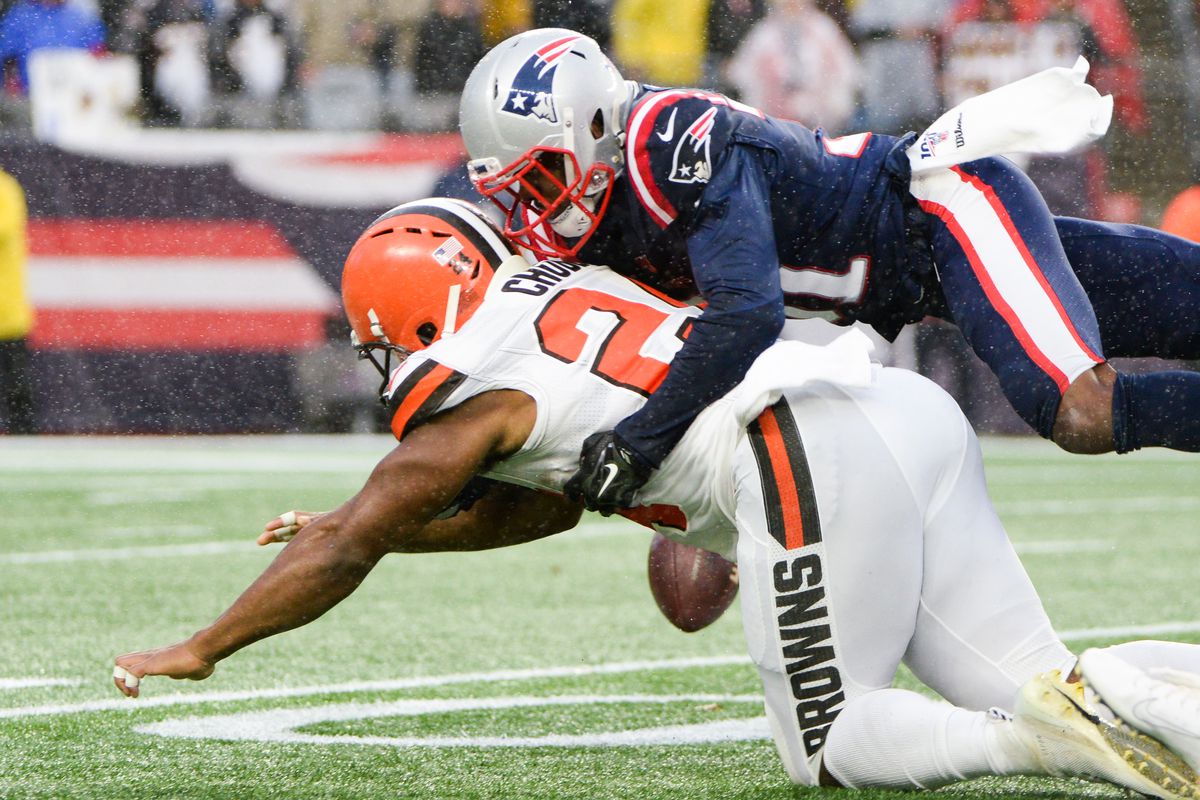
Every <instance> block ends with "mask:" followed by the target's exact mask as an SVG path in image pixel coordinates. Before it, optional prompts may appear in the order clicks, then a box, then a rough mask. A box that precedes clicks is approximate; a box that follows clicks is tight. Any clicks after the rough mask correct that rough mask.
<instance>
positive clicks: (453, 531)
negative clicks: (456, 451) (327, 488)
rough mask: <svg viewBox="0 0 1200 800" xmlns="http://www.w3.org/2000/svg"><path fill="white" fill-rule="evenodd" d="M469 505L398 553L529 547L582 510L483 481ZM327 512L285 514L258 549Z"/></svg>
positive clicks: (573, 521) (572, 522) (547, 495)
mask: <svg viewBox="0 0 1200 800" xmlns="http://www.w3.org/2000/svg"><path fill="white" fill-rule="evenodd" d="M487 484H488V486H487V489H486V491H485V493H484V494H483V495H482V496H481V497H480V498H479V499H478V500H476V501H475V502H474V504H473V505H472V506H471V507H470V508H469V509H465V510H463V511H459V512H458V513H456V514H454V515H453V516H451V517H447V518H446V519H435V520H432V521H431V522H430V523H429V524H428V525H426V526H425V527H424V528H422V529H421V531H420V533H417V534H414V535H412V536H410V537H407V538H406V539H405V540H404V542H403V544H402V546H401V547H400V549H398V550H396V551H394V552H399V553H440V552H445V551H450V550H455V551H461V550H488V549H491V548H494V547H507V546H509V545H514V544H522V543H524V542H532V541H533V540H535V539H541V538H544V537H546V536H550V535H552V534H555V533H562V532H563V531H567V530H570V529H571V528H574V527H575V526H576V525H577V524H578V523H579V517H580V515H581V514H582V513H583V506H582V505H581V504H580V503H579V502H578V501H575V500H568V499H567V498H565V497H563V496H562V495H559V494H554V493H552V492H544V491H539V490H536V489H527V488H525V487H523V486H515V485H513V484H509V483H502V482H500V481H487ZM326 513H328V512H323V511H287V512H285V513H283V514H280V515H279V516H278V517H275V518H274V519H272V520H271V521H270V522H268V523H267V524H266V526H265V527H264V528H263V532H262V533H260V534H259V535H258V543H259V544H260V545H267V544H274V543H276V542H288V541H291V540H292V539H293V538H294V537H295V535H296V534H297V533H299V532H300V531H302V530H303V529H304V528H305V527H307V526H308V525H309V524H310V523H312V522H314V521H315V520H317V519H319V518H320V517H322V516H323V515H324V514H326Z"/></svg>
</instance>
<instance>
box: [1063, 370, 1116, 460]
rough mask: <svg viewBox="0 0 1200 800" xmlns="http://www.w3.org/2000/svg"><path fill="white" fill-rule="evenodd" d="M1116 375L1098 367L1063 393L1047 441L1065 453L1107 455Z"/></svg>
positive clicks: (1110, 446) (1110, 444) (1111, 445)
mask: <svg viewBox="0 0 1200 800" xmlns="http://www.w3.org/2000/svg"><path fill="white" fill-rule="evenodd" d="M1116 383H1117V373H1116V371H1115V370H1114V369H1113V368H1112V367H1110V366H1109V365H1108V364H1097V365H1096V366H1095V367H1093V368H1092V369H1090V370H1088V371H1087V372H1085V373H1083V374H1082V375H1080V376H1079V377H1078V378H1076V379H1075V380H1074V381H1072V382H1071V385H1070V386H1069V387H1067V390H1066V391H1065V392H1063V396H1062V400H1061V401H1060V402H1059V404H1058V414H1057V416H1056V417H1055V419H1054V428H1053V430H1052V431H1051V435H1050V438H1051V439H1052V440H1053V441H1054V443H1055V444H1057V445H1058V446H1059V447H1061V448H1062V449H1063V450H1066V451H1067V452H1068V453H1084V454H1096V453H1110V452H1112V451H1113V449H1114V448H1115V446H1116V445H1115V441H1114V439H1115V437H1114V434H1113V413H1114V408H1113V390H1114V387H1115V386H1116Z"/></svg>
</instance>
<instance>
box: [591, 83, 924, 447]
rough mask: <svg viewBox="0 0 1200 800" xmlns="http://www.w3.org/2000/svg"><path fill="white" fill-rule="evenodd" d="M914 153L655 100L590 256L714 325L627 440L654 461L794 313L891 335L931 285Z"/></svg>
mask: <svg viewBox="0 0 1200 800" xmlns="http://www.w3.org/2000/svg"><path fill="white" fill-rule="evenodd" d="M905 144H906V142H905V141H904V140H898V139H896V138H894V137H889V136H878V135H871V134H858V135H855V136H848V137H842V138H840V139H829V138H826V137H825V136H824V135H823V134H822V133H821V132H820V131H812V130H809V129H808V128H806V127H804V126H803V125H800V124H798V123H794V122H787V121H783V120H777V119H772V118H770V117H767V116H765V115H763V114H762V113H761V112H759V111H758V110H756V109H753V108H750V107H749V106H745V105H742V104H739V103H735V102H733V101H731V100H729V99H727V98H725V97H723V96H721V95H717V94H712V93H709V92H701V91H696V90H690V89H656V88H650V89H646V90H645V91H644V92H643V93H642V94H641V95H640V96H639V97H638V99H637V100H636V102H635V104H634V105H633V108H632V110H631V111H630V116H629V119H628V122H627V125H626V142H625V171H624V172H623V173H622V175H621V176H620V177H619V178H618V179H617V182H616V184H615V185H614V187H613V197H612V198H611V200H610V201H609V205H608V209H607V211H606V213H605V215H604V216H603V218H602V219H601V221H600V223H599V227H598V230H597V231H596V232H595V233H594V234H593V236H592V237H591V239H589V240H588V242H587V243H586V245H585V246H584V247H583V248H582V250H581V251H580V254H579V257H580V258H581V259H582V260H584V261H587V262H592V263H600V264H608V265H610V266H612V267H613V268H614V269H616V270H618V271H620V272H624V273H626V274H629V275H631V276H632V277H635V278H638V279H641V280H645V281H647V282H649V283H651V284H653V285H655V286H658V287H660V288H662V289H665V290H667V291H669V292H672V293H674V294H676V295H677V296H687V295H695V294H697V293H698V294H700V295H702V296H703V298H704V300H705V301H706V303H707V308H706V309H705V311H704V314H703V315H702V316H701V317H700V318H699V319H698V320H697V321H696V325H695V327H694V329H693V331H692V333H691V336H690V337H689V339H688V343H687V345H686V346H685V347H684V348H683V350H682V351H681V352H680V354H679V356H678V357H677V358H676V360H675V362H673V364H672V367H671V371H670V373H669V374H668V376H667V379H666V381H665V382H664V383H663V385H662V386H661V387H660V388H659V390H658V391H657V392H656V393H655V395H654V396H653V397H652V398H651V400H650V402H649V403H647V405H646V406H645V407H644V408H643V409H642V410H641V411H639V412H638V413H637V414H635V415H634V416H632V417H630V418H629V419H627V420H625V421H623V422H622V423H621V424H620V425H619V426H618V427H617V432H618V434H620V435H621V436H622V437H623V438H624V439H625V440H626V442H628V443H629V444H630V445H631V446H632V447H633V448H634V449H635V450H637V451H638V452H640V453H641V454H642V455H644V456H646V458H647V459H648V460H650V461H651V462H653V463H658V462H659V461H661V459H662V458H664V457H665V456H666V454H667V453H668V452H670V450H671V448H672V447H673V445H674V443H675V442H676V441H678V439H679V437H680V436H682V435H683V432H684V431H685V430H686V428H687V425H688V424H690V422H691V420H692V419H694V418H695V415H696V414H697V413H699V411H700V409H702V408H703V407H704V406H705V405H707V404H708V403H710V402H712V401H713V400H715V399H716V398H717V397H719V396H720V395H722V394H724V393H725V392H726V391H728V390H729V389H731V388H732V387H733V386H734V385H735V384H736V383H737V382H738V381H739V380H741V378H742V376H743V375H745V372H746V370H747V369H749V366H750V364H751V363H752V362H753V361H754V358H755V357H756V356H757V355H758V354H759V353H760V352H762V350H764V349H766V348H767V347H768V346H769V345H770V344H771V343H772V342H773V341H774V340H775V337H776V336H777V334H778V333H779V329H780V327H781V326H782V322H783V317H784V315H785V313H786V314H790V315H792V316H817V315H819V316H823V317H825V318H827V319H831V320H833V321H835V322H839V323H847V324H848V323H850V322H853V321H856V320H861V321H863V322H867V323H869V324H872V325H874V326H875V327H876V328H877V329H878V330H879V331H880V332H881V333H883V334H884V335H885V336H888V337H889V338H890V337H894V336H895V335H896V333H897V332H899V330H900V328H901V327H903V326H904V325H905V324H906V323H908V322H912V321H914V320H916V319H919V318H920V317H921V316H923V315H924V313H925V312H924V310H923V309H922V306H921V301H922V298H923V297H924V296H925V294H926V291H925V290H926V288H927V285H928V281H929V279H930V277H931V276H932V274H933V270H932V267H931V266H930V261H929V259H928V258H925V259H921V258H914V257H911V256H910V253H911V252H913V251H917V252H919V251H920V248H913V247H911V246H910V241H909V236H908V234H907V232H906V224H905V217H906V212H907V210H908V204H907V203H906V200H905V198H907V197H908V193H907V191H905V186H906V185H907V181H908V177H909V172H908V162H907V159H906V158H905V157H904V154H903V148H904V145H905Z"/></svg>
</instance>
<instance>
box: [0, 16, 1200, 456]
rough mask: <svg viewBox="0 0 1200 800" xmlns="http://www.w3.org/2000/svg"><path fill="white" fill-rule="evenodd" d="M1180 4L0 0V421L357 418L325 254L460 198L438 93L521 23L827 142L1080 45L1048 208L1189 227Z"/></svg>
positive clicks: (454, 152) (968, 381)
mask: <svg viewBox="0 0 1200 800" xmlns="http://www.w3.org/2000/svg"><path fill="white" fill-rule="evenodd" d="M1198 21H1200V3H1198V2H1196V0H1128V2H1122V0H922V2H920V3H915V2H912V0H845V2H842V1H841V0H374V1H373V2H367V0H340V1H339V2H320V0H274V1H271V0H125V1H120V0H66V1H63V0H0V62H2V64H3V90H2V92H0V169H2V170H3V171H4V172H5V173H7V175H6V176H0V178H3V182H0V431H4V432H7V433H267V432H270V433H279V432H342V431H354V432H369V431H376V430H383V429H386V428H385V427H384V421H383V413H382V408H381V407H380V406H379V404H378V402H377V400H376V396H375V390H376V387H377V385H378V379H377V377H376V376H375V373H374V372H373V370H371V369H370V367H369V366H367V365H361V364H358V363H356V361H355V359H354V356H353V353H352V351H351V350H350V348H349V346H348V343H349V342H348V329H347V327H346V325H345V323H344V321H343V320H342V317H341V311H340V305H339V300H338V281H339V276H340V270H341V263H342V258H343V256H344V254H345V252H346V250H347V249H348V248H349V246H350V244H351V243H352V242H353V241H354V239H355V238H356V237H357V235H358V233H359V232H360V231H361V230H362V229H363V228H364V227H365V226H366V225H367V224H368V223H369V222H370V221H371V220H372V219H373V218H374V217H375V216H377V215H378V214H380V213H382V212H383V211H385V210H387V209H388V208H390V207H392V206H394V205H396V204H398V203H401V202H404V201H407V200H412V199H417V198H419V197H423V196H426V195H430V194H444V195H450V196H459V197H465V198H469V199H475V198H474V194H473V191H472V189H471V187H470V186H469V184H468V183H467V182H466V179H465V173H464V171H463V169H462V162H463V160H464V157H465V154H464V152H463V149H462V145H461V141H460V140H459V138H458V135H457V133H456V132H455V124H456V120H457V101H458V92H459V90H460V89H461V87H462V84H463V81H464V80H465V78H466V76H467V74H468V73H469V72H470V69H471V67H472V66H473V65H474V63H475V62H476V61H477V60H478V59H479V58H480V57H481V56H482V55H483V53H484V52H485V51H486V49H487V48H488V47H490V46H491V45H492V44H495V43H496V42H498V41H500V40H501V39H503V38H505V37H507V36H509V35H511V34H513V33H515V32H518V31H520V30H523V29H526V28H529V27H541V26H550V25H559V26H563V27H571V28H575V29H577V30H581V31H583V32H585V33H588V34H590V35H592V36H593V37H594V38H596V39H597V40H598V41H600V43H601V44H602V46H604V47H605V48H606V49H607V50H608V51H609V52H610V53H612V54H613V55H614V56H615V60H616V61H617V62H618V66H619V67H620V68H621V69H622V71H623V73H624V74H625V76H626V77H629V78H634V79H639V80H643V81H646V82H650V83H661V84H670V85H690V86H699V87H703V88H709V89H715V90H718V91H722V92H725V93H727V94H730V95H732V96H736V97H738V98H740V99H742V100H744V101H746V102H749V103H751V104H754V105H758V106H760V107H762V108H763V109H764V110H766V111H767V112H768V113H771V114H775V115H778V116H784V117H788V118H792V119H797V120H800V121H802V122H804V123H805V124H808V125H810V126H812V127H818V126H820V127H823V128H825V129H826V130H827V131H828V132H829V133H830V134H831V135H840V134H844V133H851V132H854V131H857V130H874V131H878V132H883V133H903V132H905V131H907V130H919V129H921V128H923V127H924V126H925V125H926V124H927V123H929V122H931V121H932V120H933V119H934V118H935V117H936V116H937V115H938V113H939V111H940V109H942V108H944V107H948V106H950V105H952V104H954V103H956V102H959V101H961V100H962V99H964V98H965V97H968V96H970V95H973V94H977V93H979V92H982V91H986V90H988V89H990V88H993V87H995V86H998V85H1000V84H1003V83H1006V82H1009V81H1011V80H1015V79H1016V78H1019V77H1022V76H1024V75H1027V74H1030V73H1033V72H1036V71H1038V70H1040V69H1044V68H1046V67H1050V66H1059V65H1069V64H1071V63H1072V62H1073V61H1074V60H1075V57H1076V56H1077V55H1079V54H1081V53H1082V54H1084V55H1086V56H1087V57H1088V59H1089V60H1090V61H1091V63H1092V73H1091V80H1092V81H1093V82H1094V83H1095V84H1096V85H1097V87H1098V88H1100V89H1101V91H1104V92H1111V93H1112V94H1113V95H1114V96H1115V98H1116V117H1115V120H1114V125H1113V128H1112V130H1111V131H1110V133H1109V135H1108V137H1107V138H1106V139H1105V141H1104V142H1102V143H1101V144H1100V145H1099V146H1097V147H1095V148H1093V149H1092V150H1090V151H1088V152H1085V153H1081V154H1078V155H1076V156H1072V157H1069V158H1063V159H1053V160H1050V159H1044V160H1035V161H1033V162H1031V163H1027V164H1025V166H1026V168H1027V169H1028V171H1029V172H1030V174H1031V176H1032V177H1033V178H1034V180H1035V181H1037V183H1038V185H1039V187H1040V188H1041V189H1042V191H1043V193H1044V194H1045V195H1046V197H1047V200H1048V202H1049V203H1050V204H1051V207H1052V208H1053V209H1054V210H1055V211H1056V212H1058V213H1064V214H1074V215H1080V216H1089V217H1095V218H1101V219H1107V220H1111V221H1119V222H1139V223H1143V224H1149V225H1155V226H1159V225H1164V226H1165V227H1168V228H1169V229H1171V230H1173V231H1175V232H1178V233H1181V234H1183V235H1189V236H1192V237H1193V238H1196V236H1197V235H1198V234H1197V230H1198V229H1200V210H1198V208H1197V207H1198V206H1200V199H1198V198H1197V195H1198V194H1200V189H1196V188H1194V186H1195V185H1196V184H1197V183H1200V124H1198V123H1200V36H1198V35H1197V23H1198ZM8 176H11V178H10V177H8ZM881 352H882V353H883V355H884V357H885V359H886V360H888V361H890V362H892V363H895V364H898V365H901V366H906V367H912V368H916V369H919V370H920V371H922V372H923V373H925V374H927V375H929V376H931V377H933V378H934V379H935V380H937V381H938V382H939V383H941V384H942V385H943V386H945V387H947V388H948V389H949V390H950V391H951V392H952V393H953V394H954V395H955V396H956V397H957V398H958V399H959V401H960V403H962V404H963V406H964V408H965V409H966V411H967V413H968V416H970V417H971V419H972V421H973V422H974V423H975V424H976V425H977V426H978V427H979V428H980V429H981V430H983V431H985V432H992V433H1028V432H1029V431H1028V429H1027V428H1026V427H1025V426H1024V425H1023V423H1021V422H1020V421H1019V420H1018V419H1017V418H1016V416H1015V414H1013V412H1012V411H1011V410H1010V409H1009V408H1008V406H1007V404H1006V403H1005V402H1004V400H1003V398H1002V397H1001V396H1000V395H999V392H998V390H997V389H996V386H995V379H994V378H993V377H992V375H991V373H990V372H988V371H987V369H986V368H985V367H984V366H983V365H982V364H980V363H979V362H977V361H976V359H975V357H974V356H973V355H972V354H970V353H969V352H968V351H967V349H966V347H965V345H964V344H963V343H962V341H961V339H960V337H959V336H958V334H957V332H956V331H954V329H953V328H950V327H948V326H945V325H943V324H941V323H937V324H934V323H928V324H922V325H919V326H913V327H911V328H910V329H909V330H908V331H906V332H905V333H904V334H903V335H902V337H901V339H900V340H898V341H897V342H896V343H895V345H892V346H884V345H883V344H882V343H881ZM1126 366H1128V365H1126Z"/></svg>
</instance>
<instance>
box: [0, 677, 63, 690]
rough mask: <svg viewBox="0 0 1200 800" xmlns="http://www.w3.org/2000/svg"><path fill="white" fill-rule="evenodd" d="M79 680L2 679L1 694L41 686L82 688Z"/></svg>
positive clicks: (0, 681) (0, 684) (0, 680)
mask: <svg viewBox="0 0 1200 800" xmlns="http://www.w3.org/2000/svg"><path fill="white" fill-rule="evenodd" d="M82 684H83V681H81V680H79V679H78V678H0V692H11V691H14V690H17V689H37V688H39V687H41V686H80V685H82Z"/></svg>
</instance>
